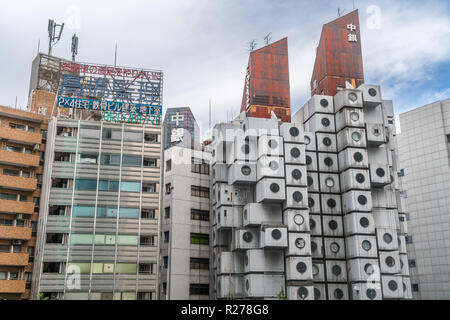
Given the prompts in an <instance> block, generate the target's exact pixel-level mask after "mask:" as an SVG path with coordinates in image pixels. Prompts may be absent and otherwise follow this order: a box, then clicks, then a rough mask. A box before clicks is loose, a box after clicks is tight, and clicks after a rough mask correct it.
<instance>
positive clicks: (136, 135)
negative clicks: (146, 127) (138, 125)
mask: <svg viewBox="0 0 450 320" xmlns="http://www.w3.org/2000/svg"><path fill="white" fill-rule="evenodd" d="M123 141H136V142H142V132H130V131H124V133H123Z"/></svg>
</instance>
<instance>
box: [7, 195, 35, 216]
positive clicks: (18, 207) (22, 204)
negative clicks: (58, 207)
mask: <svg viewBox="0 0 450 320" xmlns="http://www.w3.org/2000/svg"><path fill="white" fill-rule="evenodd" d="M0 212H1V213H25V214H33V213H34V202H32V201H16V200H2V199H0Z"/></svg>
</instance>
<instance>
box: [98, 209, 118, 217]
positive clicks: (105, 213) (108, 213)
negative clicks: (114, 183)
mask: <svg viewBox="0 0 450 320" xmlns="http://www.w3.org/2000/svg"><path fill="white" fill-rule="evenodd" d="M97 217H100V218H115V217H117V208H106V207H98V208H97Z"/></svg>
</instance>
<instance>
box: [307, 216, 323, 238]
mask: <svg viewBox="0 0 450 320" xmlns="http://www.w3.org/2000/svg"><path fill="white" fill-rule="evenodd" d="M309 229H310V230H311V235H318V236H319V235H322V222H321V219H320V216H319V215H315V214H310V215H309Z"/></svg>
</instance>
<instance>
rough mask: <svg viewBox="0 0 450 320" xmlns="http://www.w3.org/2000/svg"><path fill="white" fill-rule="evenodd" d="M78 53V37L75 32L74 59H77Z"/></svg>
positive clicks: (73, 41)
mask: <svg viewBox="0 0 450 320" xmlns="http://www.w3.org/2000/svg"><path fill="white" fill-rule="evenodd" d="M77 54H78V37H77V34H76V33H75V34H74V35H73V36H72V61H75V57H76V55H77Z"/></svg>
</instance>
